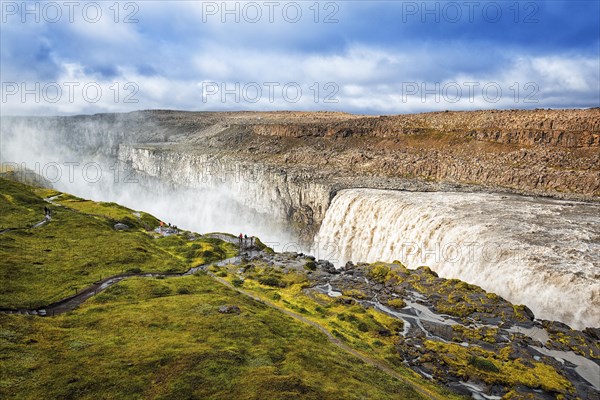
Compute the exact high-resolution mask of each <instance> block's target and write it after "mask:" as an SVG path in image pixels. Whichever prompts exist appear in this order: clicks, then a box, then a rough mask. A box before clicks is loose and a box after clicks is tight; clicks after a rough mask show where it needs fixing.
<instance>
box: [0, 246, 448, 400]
mask: <svg viewBox="0 0 600 400" xmlns="http://www.w3.org/2000/svg"><path fill="white" fill-rule="evenodd" d="M239 258H240V256H236V257H232V258H228V259H225V260H221V261H218V262H212V263H207V264H203V265H200V266H197V267H193V268H190V269H189V270H187V271H186V272H182V273H138V274H134V273H132V274H119V275H114V276H111V277H108V278H105V279H102V280H100V281H98V282H96V283H94V284H93V285H90V286H88V287H86V288H85V289H83V290H81V291H79V292H78V293H77V294H75V295H73V296H69V297H66V298H64V299H62V300H59V301H57V302H55V303H52V304H49V305H47V306H45V307H40V308H36V309H3V308H0V312H2V313H5V314H24V315H37V316H55V315H59V314H63V313H66V312H69V311H72V310H74V309H76V308H77V307H79V306H80V305H81V304H83V303H84V302H85V301H86V300H87V299H89V298H90V297H92V296H95V295H97V294H98V293H101V292H102V291H104V290H106V289H108V288H109V287H111V286H113V285H115V284H117V283H119V282H121V281H123V280H125V279H128V278H134V277H148V278H156V277H164V278H169V277H181V276H188V275H192V274H194V273H196V272H198V271H200V270H204V271H206V272H207V274H208V275H209V276H210V277H211V278H213V279H214V280H215V281H217V282H219V283H220V284H222V285H224V286H226V287H228V288H230V289H232V290H234V291H236V292H238V293H240V294H242V295H244V296H246V297H249V298H251V299H252V300H254V301H257V302H260V303H262V304H265V305H267V306H269V307H271V308H273V309H276V310H278V311H280V312H282V313H284V314H286V315H288V316H290V317H292V318H294V319H296V320H298V321H300V322H302V323H305V324H308V325H310V326H312V327H314V328H316V329H318V330H319V331H320V332H322V333H323V334H325V336H327V338H328V339H329V341H330V342H331V343H333V344H334V345H335V346H337V347H338V348H340V349H341V350H343V351H345V352H347V353H349V354H351V355H353V356H355V357H357V358H359V359H360V360H361V361H363V362H364V363H366V364H369V365H371V366H374V367H376V368H378V369H379V370H381V371H383V372H385V373H386V374H388V375H389V376H391V377H393V378H395V379H398V380H399V381H401V382H403V383H406V384H408V385H409V386H410V387H412V388H413V389H414V390H415V391H416V392H417V393H419V394H421V395H423V396H425V398H429V399H434V400H437V399H439V400H443V399H444V397H440V396H439V395H437V394H436V393H434V392H432V391H430V390H429V389H427V388H423V387H421V386H418V385H417V384H416V383H414V382H412V381H411V380H408V379H407V377H404V376H402V375H400V374H399V373H397V372H396V371H394V370H393V369H391V368H390V367H388V366H387V365H385V364H384V363H382V362H381V361H378V360H376V359H374V358H371V357H368V356H366V355H364V354H362V353H360V352H358V351H356V350H354V349H353V348H351V347H350V346H348V345H347V344H345V343H344V342H342V341H341V340H339V339H338V338H336V337H335V336H333V334H331V332H329V331H328V330H327V329H325V328H324V327H323V326H322V325H320V324H318V323H316V322H314V321H311V320H309V319H307V318H305V317H303V316H302V315H300V314H298V313H295V312H293V311H291V310H288V309H285V308H283V307H281V306H278V305H277V304H274V303H272V302H270V301H268V300H265V299H261V298H260V297H258V296H256V295H254V294H252V293H250V292H248V291H246V290H243V289H240V288H236V287H235V286H233V285H232V284H231V283H229V282H228V281H226V280H225V279H223V278H220V277H218V276H216V275H215V274H213V273H211V272H210V271H208V270H207V267H208V266H210V265H217V266H222V265H227V264H231V263H233V262H235V261H237V260H239Z"/></svg>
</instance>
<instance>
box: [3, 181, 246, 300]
mask: <svg viewBox="0 0 600 400" xmlns="http://www.w3.org/2000/svg"><path fill="white" fill-rule="evenodd" d="M0 185H1V188H2V189H1V192H0V227H3V228H17V229H14V230H9V231H5V232H4V233H2V234H0V280H1V281H2V285H1V287H0V306H1V307H12V308H18V307H25V308H34V307H39V306H43V305H47V304H49V303H52V302H54V301H57V300H60V299H61V298H64V297H66V296H69V295H72V294H74V293H75V291H76V290H80V289H82V288H84V287H86V286H89V285H90V284H92V283H94V282H95V281H98V280H100V279H101V278H106V277H107V276H111V275H116V274H120V273H123V272H184V271H186V270H187V269H189V268H190V267H192V266H195V265H198V264H203V263H205V262H209V261H214V260H218V259H222V258H227V257H228V256H232V255H233V254H234V253H235V248H234V247H233V246H232V245H230V244H228V243H226V242H223V241H219V240H215V239H209V238H201V237H200V238H196V239H195V240H188V239H187V238H185V237H179V236H178V237H173V236H172V237H159V235H156V234H155V233H154V232H152V230H151V229H153V228H155V227H156V226H158V220H156V218H154V217H152V216H150V215H148V214H145V213H135V212H134V211H133V210H129V209H127V208H125V207H122V206H119V205H116V204H114V203H96V202H92V201H89V200H83V199H79V198H76V197H74V196H70V195H60V196H59V197H58V198H56V199H55V200H53V201H54V202H55V203H56V205H54V204H49V203H48V202H46V201H44V200H43V198H46V197H49V196H56V195H59V193H58V192H55V191H51V190H47V189H36V188H32V187H29V186H26V185H23V184H20V183H17V182H13V181H9V180H5V179H0ZM45 206H48V207H50V208H51V209H52V220H51V221H49V222H48V223H46V224H44V225H42V226H40V227H38V228H33V229H32V228H28V227H30V226H32V225H33V224H34V223H35V222H39V221H41V220H43V219H44V207H45ZM117 222H121V223H125V224H127V225H128V226H130V227H131V229H129V230H126V231H117V230H115V229H114V225H115V224H116V223H117ZM148 229H150V231H148Z"/></svg>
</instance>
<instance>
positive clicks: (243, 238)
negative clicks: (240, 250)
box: [238, 233, 254, 247]
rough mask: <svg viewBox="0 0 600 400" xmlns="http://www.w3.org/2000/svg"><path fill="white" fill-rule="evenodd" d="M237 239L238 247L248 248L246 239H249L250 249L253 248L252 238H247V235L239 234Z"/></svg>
mask: <svg viewBox="0 0 600 400" xmlns="http://www.w3.org/2000/svg"><path fill="white" fill-rule="evenodd" d="M238 239H239V245H240V247H242V246H243V247H248V239H250V247H252V246H254V236H250V237H248V235H245V234H242V233H240V236H238Z"/></svg>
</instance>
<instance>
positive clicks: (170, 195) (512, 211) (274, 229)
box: [1, 108, 600, 328]
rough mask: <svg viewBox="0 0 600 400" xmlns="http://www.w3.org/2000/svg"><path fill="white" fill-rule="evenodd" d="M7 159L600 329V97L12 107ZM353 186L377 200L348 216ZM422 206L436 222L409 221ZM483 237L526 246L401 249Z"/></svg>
mask: <svg viewBox="0 0 600 400" xmlns="http://www.w3.org/2000/svg"><path fill="white" fill-rule="evenodd" d="M1 159H2V162H3V163H4V164H5V163H13V164H14V165H17V166H23V167H26V168H27V169H32V170H36V165H38V167H37V169H38V170H39V171H38V172H41V175H42V176H44V178H46V179H48V180H50V181H51V182H52V181H54V182H52V183H53V185H54V186H56V187H57V188H59V189H61V190H68V191H70V192H72V193H74V194H77V195H80V196H85V197H90V198H93V199H98V200H104V201H118V202H120V203H123V204H125V205H129V206H135V207H136V208H137V209H144V210H148V211H149V212H152V213H153V214H155V215H157V216H159V217H162V218H165V219H166V218H168V219H169V221H170V222H173V223H174V224H177V225H179V226H182V227H186V228H189V229H194V230H196V231H202V232H208V231H229V232H232V233H235V234H237V233H238V231H242V232H248V233H250V234H252V235H256V236H258V237H260V238H261V239H263V240H264V241H265V242H267V244H269V245H270V246H271V247H273V248H274V249H275V250H277V251H304V252H307V253H311V254H314V255H315V256H317V258H321V259H329V260H331V261H333V262H334V263H336V264H337V265H343V264H344V263H345V262H346V261H349V260H352V261H355V262H359V261H369V262H372V261H377V260H382V261H387V262H391V261H393V260H394V259H397V258H404V259H401V260H400V261H402V262H403V263H405V264H407V265H408V266H409V267H410V268H416V267H418V266H420V265H429V266H430V267H432V269H434V270H435V271H436V272H438V273H439V274H440V276H443V277H446V278H459V279H462V280H465V281H467V282H469V283H475V284H478V285H480V286H482V287H483V288H484V289H486V290H488V291H493V292H495V293H498V294H499V295H501V296H503V297H506V298H507V299H508V300H510V301H512V302H517V303H525V304H526V305H527V306H528V307H530V308H531V309H532V310H533V311H534V313H535V314H536V315H537V316H539V317H540V318H547V319H558V320H560V321H562V322H566V323H568V324H570V325H572V326H573V327H576V328H583V327H585V326H593V327H597V326H600V315H599V314H598V311H594V310H597V309H599V307H597V306H596V305H597V304H598V301H599V300H598V299H599V298H600V277H599V276H598V272H597V271H598V265H599V263H598V258H597V254H599V252H598V249H599V248H600V232H599V228H598V227H599V225H600V224H599V221H598V215H599V214H600V213H598V208H599V206H598V200H600V108H594V109H585V110H541V109H540V110H484V111H473V112H435V113H424V114H414V115H394V116H368V115H351V114H345V113H330V112H317V113H302V112H265V113H255V112H224V113H211V112H180V111H167V110H164V111H161V110H156V111H140V112H133V113H128V114H98V115H93V116H75V117H52V118H46V117H45V118H42V117H40V118H34V117H29V118H17V117H14V118H10V117H4V118H3V119H2V155H1ZM49 165H52V166H53V167H52V168H50V167H48V166H49ZM90 165H93V166H94V167H93V168H91V167H89V166H90ZM57 168H58V169H59V171H60V176H59V177H58V178H55V179H52V178H53V177H52V176H48V175H49V173H48V171H51V170H54V169H57ZM90 168H91V169H90ZM96 169H98V170H99V171H101V175H102V177H101V178H102V179H98V180H96V179H95V178H94V179H90V176H89V174H90V170H91V171H92V172H94V170H96ZM44 171H46V172H47V173H46V174H44V173H43V172H44ZM73 171H76V172H77V173H74V174H72V175H73V177H71V174H70V173H71V172H73ZM81 172H83V174H82V173H81ZM97 175H98V174H97V173H96V174H95V175H94V177H95V176H97ZM67 176H69V179H67ZM82 176H83V179H82ZM352 197H354V198H355V203H356V204H362V205H361V207H362V208H361V209H356V210H355V215H354V216H347V215H346V216H345V215H344V210H347V209H348V208H349V203H344V198H346V200H348V199H349V198H352ZM386 202H387V203H390V204H388V205H387V206H385V207H383V204H387V203H386ZM385 210H387V211H385ZM402 210H404V211H402ZM403 212H404V213H405V214H403ZM473 214H477V215H473ZM411 216H412V217H415V218H416V217H421V218H422V221H421V222H419V223H416V222H415V223H413V224H412V225H410V226H405V227H404V228H402V227H401V226H398V224H401V222H406V221H408V220H410V217H411ZM486 217H487V218H486ZM369 221H370V222H371V225H369ZM374 221H375V222H374ZM393 227H396V228H397V229H393ZM467 242H468V243H471V242H476V243H478V244H479V245H480V249H481V248H485V246H486V245H488V246H490V245H493V244H496V245H498V244H501V245H502V246H501V247H502V248H503V249H510V251H512V253H509V254H503V255H501V256H499V257H500V258H498V257H496V258H494V259H492V260H491V261H490V260H483V259H482V257H481V256H478V257H479V258H474V259H471V260H462V259H461V260H460V261H459V262H458V264H457V263H454V264H453V263H449V262H447V261H448V258H449V257H441V260H439V261H437V262H436V261H435V260H433V261H431V260H424V262H423V263H422V262H421V261H422V260H421V259H418V258H417V253H416V252H413V253H415V254H412V253H411V254H406V249H404V252H403V251H402V250H401V248H402V246H401V244H402V243H404V244H406V243H413V244H415V243H416V244H417V245H418V246H417V247H419V246H420V247H422V248H423V249H424V251H425V252H427V251H432V249H435V247H436V246H438V245H439V246H441V248H443V247H444V245H449V244H456V243H463V244H464V243H467ZM348 249H350V250H351V251H349V250H348ZM517 250H518V251H517ZM517 255H518V259H517ZM515 260H517V261H516V262H515ZM491 277H494V278H496V279H491ZM541 290H543V291H542V292H540V291H541ZM563 292H564V293H570V294H569V295H568V296H566V297H565V298H564V299H563V298H561V293H563ZM539 293H544V294H543V295H542V296H539V295H538V294H539ZM573 305H577V307H576V308H574V307H573Z"/></svg>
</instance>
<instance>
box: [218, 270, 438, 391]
mask: <svg viewBox="0 0 600 400" xmlns="http://www.w3.org/2000/svg"><path fill="white" fill-rule="evenodd" d="M207 273H208V275H209V276H211V277H212V278H213V279H214V280H216V281H217V282H219V283H221V284H222V285H225V286H227V287H228V288H230V289H233V290H235V291H236V292H238V293H240V294H242V295H244V296H246V297H249V298H251V299H253V300H255V301H258V302H259V303H262V304H264V305H266V306H269V307H271V308H274V309H276V310H278V311H280V312H282V313H284V314H286V315H288V316H290V317H292V318H294V319H296V320H298V321H300V322H303V323H305V324H308V325H310V326H312V327H314V328H316V329H318V330H319V331H320V332H322V333H323V334H325V336H327V338H328V339H329V341H330V342H331V343H333V344H334V345H335V346H337V347H338V348H340V349H342V350H343V351H345V352H347V353H350V354H352V355H353V356H355V357H357V358H359V359H360V360H361V361H363V362H364V363H365V364H369V365H371V366H373V367H375V368H378V369H379V370H381V371H383V372H385V373H386V374H388V375H389V376H391V377H393V378H396V379H397V380H399V381H401V382H403V383H406V384H408V385H409V386H410V387H412V388H413V389H414V390H415V391H416V392H417V393H419V394H421V395H423V396H425V398H427V399H434V400H438V399H439V400H444V399H445V397H441V396H439V395H438V394H437V393H435V392H432V391H430V390H429V389H427V388H424V387H421V386H419V385H417V384H416V383H414V382H413V381H411V380H409V379H408V378H407V377H405V376H402V375H400V374H399V373H398V372H396V371H394V370H393V369H391V368H390V367H388V366H387V365H385V364H384V363H383V362H381V361H379V360H376V359H374V358H371V357H369V356H367V355H365V354H362V353H360V352H358V351H356V350H355V349H353V348H352V347H350V346H348V345H347V344H345V343H344V342H342V341H341V340H340V339H338V338H336V337H335V336H333V334H332V333H331V332H329V331H328V330H327V329H325V328H324V327H323V326H322V325H320V324H318V323H317V322H314V321H311V320H310V319H308V318H306V317H304V316H302V315H300V314H298V313H296V312H294V311H291V310H288V309H286V308H283V307H281V306H278V305H277V304H275V303H272V302H270V301H269V300H266V299H263V298H260V297H258V296H256V295H254V294H252V293H250V292H248V291H246V290H244V289H240V288H237V287H235V286H233V285H232V284H231V283H229V282H228V281H227V280H225V279H223V278H220V277H218V276H216V275H215V274H213V273H212V272H210V271H207Z"/></svg>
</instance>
